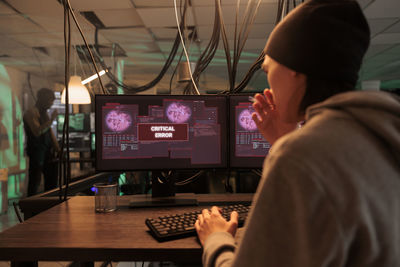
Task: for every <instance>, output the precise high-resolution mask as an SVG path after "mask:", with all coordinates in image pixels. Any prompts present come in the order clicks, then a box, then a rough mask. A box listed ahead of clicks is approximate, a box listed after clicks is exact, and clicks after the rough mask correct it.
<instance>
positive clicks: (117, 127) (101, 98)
mask: <svg viewBox="0 0 400 267" xmlns="http://www.w3.org/2000/svg"><path fill="white" fill-rule="evenodd" d="M227 125H228V120H227V99H226V97H225V96H222V95H221V96H216V95H200V96H197V95H96V167H97V169H98V170H165V169H203V168H225V167H227V151H226V150H227V137H228V133H227Z"/></svg>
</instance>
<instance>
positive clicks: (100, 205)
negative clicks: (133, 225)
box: [93, 183, 118, 212]
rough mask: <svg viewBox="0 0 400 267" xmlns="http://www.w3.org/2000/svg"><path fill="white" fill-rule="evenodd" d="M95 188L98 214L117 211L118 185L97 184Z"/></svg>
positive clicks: (95, 206) (95, 207)
mask: <svg viewBox="0 0 400 267" xmlns="http://www.w3.org/2000/svg"><path fill="white" fill-rule="evenodd" d="M93 187H94V193H95V197H94V199H95V205H94V209H95V211H96V212H110V211H114V210H116V209H117V191H118V190H117V189H118V183H113V184H109V183H96V184H94V185H93Z"/></svg>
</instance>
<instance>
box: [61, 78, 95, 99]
mask: <svg viewBox="0 0 400 267" xmlns="http://www.w3.org/2000/svg"><path fill="white" fill-rule="evenodd" d="M68 95H69V97H68V100H69V101H68V102H69V104H90V102H91V99H90V95H89V92H88V90H87V89H86V87H85V86H84V85H83V84H82V81H81V77H79V76H71V78H70V79H69V84H68ZM61 103H63V104H65V88H64V90H63V91H62V93H61Z"/></svg>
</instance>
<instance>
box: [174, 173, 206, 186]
mask: <svg viewBox="0 0 400 267" xmlns="http://www.w3.org/2000/svg"><path fill="white" fill-rule="evenodd" d="M204 172H205V171H204V170H201V171H198V172H197V173H195V174H194V175H192V176H191V177H189V178H187V179H186V180H183V181H179V182H175V185H177V186H182V185H187V184H190V183H192V182H194V181H196V180H197V179H198V178H199V177H200V175H202V174H203V173H204Z"/></svg>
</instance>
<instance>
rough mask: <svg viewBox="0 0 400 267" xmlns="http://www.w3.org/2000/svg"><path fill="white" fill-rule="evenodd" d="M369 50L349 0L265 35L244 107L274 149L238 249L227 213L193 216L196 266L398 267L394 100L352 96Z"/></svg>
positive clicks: (398, 120) (308, 7)
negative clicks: (250, 101) (257, 80)
mask: <svg viewBox="0 0 400 267" xmlns="http://www.w3.org/2000/svg"><path fill="white" fill-rule="evenodd" d="M368 45H369V27H368V24H367V22H366V19H365V17H364V15H363V14H362V11H361V9H360V7H359V5H358V4H357V2H356V1H354V0H310V1H308V2H306V3H305V4H302V5H300V6H299V7H298V8H296V9H295V10H294V11H292V12H291V13H290V14H289V15H288V16H287V17H286V18H285V19H284V20H283V21H282V22H281V23H279V24H278V25H277V26H276V27H275V29H274V31H273V32H272V34H271V36H270V37H269V40H268V43H267V45H266V47H265V53H266V56H265V60H264V63H263V66H262V68H263V70H264V71H265V72H266V73H267V76H268V81H269V84H270V86H271V89H266V90H264V93H263V94H257V95H256V96H255V98H256V102H255V103H254V105H253V106H254V108H255V110H256V112H257V114H253V119H254V121H255V122H256V124H257V126H258V128H259V130H260V131H261V132H262V133H263V135H264V136H265V138H266V139H267V140H268V141H270V142H271V143H272V144H273V145H272V148H271V151H270V153H269V156H268V157H267V159H266V160H265V162H264V169H263V175H262V180H261V181H260V184H259V187H258V189H257V192H256V195H255V198H254V200H253V207H252V209H251V211H250V213H249V216H248V219H247V221H246V225H245V229H244V231H243V237H242V239H241V241H240V243H239V244H238V245H236V244H235V238H234V235H235V232H236V227H237V213H235V212H234V213H232V215H231V220H230V221H229V222H227V221H225V220H224V219H223V218H222V217H221V216H220V214H219V210H218V208H216V207H213V208H212V210H211V211H209V210H203V213H202V215H200V216H199V218H198V220H197V222H196V224H195V227H196V230H197V233H198V236H199V240H200V242H201V243H202V244H203V246H204V254H203V263H204V265H205V266H274V267H276V266H279V267H283V266H301V267H305V266H307V267H310V266H311V267H313V266H315V267H317V266H318V267H320V266H355V267H358V266H363V267H368V266H379V267H382V266H400V100H399V98H396V97H394V96H393V95H390V94H389V93H384V92H365V91H364V92H363V91H355V90H354V88H355V84H356V81H357V74H358V71H359V68H360V66H361V62H362V57H363V55H364V54H365V51H366V50H367V48H368ZM303 120H304V121H305V124H304V126H303V127H302V128H301V129H299V130H296V131H293V129H294V128H295V125H296V124H297V123H298V122H299V121H303Z"/></svg>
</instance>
